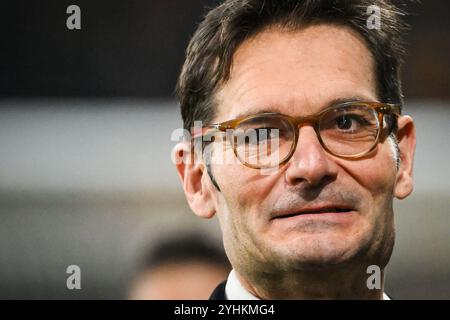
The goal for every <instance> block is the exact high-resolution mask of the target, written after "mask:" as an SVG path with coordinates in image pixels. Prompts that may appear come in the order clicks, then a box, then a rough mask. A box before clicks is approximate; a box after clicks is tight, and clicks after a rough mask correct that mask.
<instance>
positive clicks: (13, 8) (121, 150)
mask: <svg viewBox="0 0 450 320" xmlns="http://www.w3.org/2000/svg"><path fill="white" fill-rule="evenodd" d="M217 2H218V1H200V0H199V1H194V0H184V1H181V0H179V1H135V0H132V1H131V0H127V1H125V0H122V1H117V0H114V1H104V0H102V1H87V0H82V1H81V0H75V1H65V0H55V1H23V0H16V1H12V0H4V1H2V2H1V3H0V10H1V12H2V13H3V14H2V28H0V30H1V31H0V33H1V36H2V43H3V46H2V49H1V50H0V298H3V299H15V298H31V299H39V298H43V299H47V298H48V299H79V298H89V299H105V298H125V297H126V289H127V281H128V279H129V277H130V272H131V270H132V268H133V261H135V260H136V259H137V258H138V257H139V255H140V254H141V253H142V252H144V251H145V250H146V247H147V245H150V246H151V244H152V243H155V242H157V241H158V238H159V237H160V236H162V235H167V234H168V233H171V232H172V233H176V232H178V231H179V230H180V229H181V228H183V230H184V229H192V230H200V231H201V232H205V233H207V234H208V235H210V236H212V237H213V238H215V239H217V240H220V232H219V229H218V225H217V221H215V220H212V221H200V220H199V219H197V218H196V217H194V215H193V214H192V213H191V212H190V211H189V208H188V207H187V204H186V202H185V200H184V195H183V193H182V190H181V187H180V186H179V182H178V177H177V176H176V173H175V170H174V169H173V168H172V164H171V162H170V151H171V147H172V146H173V145H174V142H172V141H171V140H170V135H171V132H172V131H173V130H174V129H175V128H178V127H180V126H181V120H180V116H179V112H178V108H177V105H176V103H175V101H174V97H173V90H174V86H175V82H176V78H177V76H178V73H179V70H180V68H181V65H182V62H183V59H184V50H185V48H186V45H187V43H188V41H189V38H190V36H191V35H192V33H193V32H194V29H195V26H196V25H197V24H198V22H199V21H200V19H201V17H202V16H203V15H204V14H205V12H206V9H205V6H206V7H211V6H213V5H214V4H215V3H217ZM71 4H76V5H78V6H79V7H80V8H81V23H82V29H81V30H78V31H69V30H68V29H67V28H66V18H67V16H68V15H67V14H66V8H67V7H68V6H69V5H71ZM407 10H408V11H410V12H412V15H410V16H409V17H408V18H407V20H408V22H409V23H410V25H411V31H410V32H409V33H408V34H407V35H406V39H407V42H408V50H409V55H408V56H407V57H406V67H405V68H404V70H403V79H404V80H403V85H404V93H405V97H406V107H405V112H406V113H409V114H411V115H412V116H413V117H414V118H415V120H416V121H417V127H418V145H417V153H416V158H417V160H416V171H415V172H416V190H415V193H414V194H413V195H412V196H411V197H410V198H408V199H406V200H404V201H401V202H396V203H395V206H396V222H397V228H398V232H397V233H398V241H397V245H396V249H395V251H394V255H393V258H392V262H391V264H390V266H389V268H388V273H387V275H388V276H387V291H388V292H389V293H390V294H391V295H392V296H393V297H394V298H397V299H401V298H414V299H416V298H441V299H442V298H445V299H450V255H449V252H450V232H449V231H450V215H449V214H450V210H449V209H448V208H450V197H449V194H450V170H449V168H448V159H449V158H450V147H449V143H448V137H449V123H450V90H449V88H450V81H449V80H450V76H449V70H450V68H449V66H450V59H449V54H450V40H449V39H450V19H448V12H450V2H448V1H446V0H427V1H422V3H421V4H420V3H418V2H417V1H414V2H410V3H409V5H408V6H407ZM72 264H76V265H79V266H80V267H81V270H82V289H81V290H68V289H67V288H66V278H67V277H68V274H66V273H65V272H66V268H67V266H69V265H72Z"/></svg>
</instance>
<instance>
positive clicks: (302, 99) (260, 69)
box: [215, 25, 376, 121]
mask: <svg viewBox="0 0 450 320" xmlns="http://www.w3.org/2000/svg"><path fill="white" fill-rule="evenodd" d="M373 70H374V67H373V58H372V55H371V53H370V51H369V50H368V48H367V47H366V45H365V42H364V40H363V39H362V38H361V37H360V36H359V35H358V34H357V33H356V32H354V31H352V30H351V29H349V28H347V27H341V26H333V25H316V26H309V27H307V28H304V29H301V30H297V31H282V30H280V29H279V28H276V27H273V28H270V29H267V30H265V31H263V32H261V33H259V34H257V35H256V36H254V37H253V38H251V39H248V40H246V41H244V42H243V43H242V44H241V45H240V46H239V47H238V49H237V50H236V52H235V54H234V56H233V64H232V68H231V74H230V79H229V80H228V81H227V82H226V83H225V84H224V85H223V86H222V87H221V88H220V90H219V92H218V93H217V95H216V101H217V104H218V110H217V115H216V118H215V120H216V121H225V120H229V119H233V118H235V117H237V116H238V115H242V114H252V113H258V112H259V111H260V110H268V109H270V110H273V111H276V112H280V113H285V114H289V115H294V116H295V115H305V114H310V113H314V112H317V111H319V110H320V109H322V108H323V107H325V106H326V105H327V104H328V103H329V102H331V101H333V100H337V99H348V98H350V97H359V98H360V99H365V100H376V85H375V78H374V72H373Z"/></svg>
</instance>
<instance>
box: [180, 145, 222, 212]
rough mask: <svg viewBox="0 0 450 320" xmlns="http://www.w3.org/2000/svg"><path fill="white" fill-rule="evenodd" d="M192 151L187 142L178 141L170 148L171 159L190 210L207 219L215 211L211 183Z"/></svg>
mask: <svg viewBox="0 0 450 320" xmlns="http://www.w3.org/2000/svg"><path fill="white" fill-rule="evenodd" d="M193 153H194V152H193V150H192V149H191V147H190V143H189V142H179V143H178V144H177V145H176V146H175V147H174V148H173V150H172V161H173V162H174V163H175V166H176V168H177V171H178V176H179V177H180V179H181V183H182V185H183V190H184V194H185V195H186V199H187V201H188V204H189V206H190V207H191V209H192V211H194V213H195V214H196V215H197V216H199V217H201V218H205V219H209V218H212V217H213V216H214V214H215V213H216V209H215V206H214V201H213V199H212V194H211V183H210V181H209V180H210V179H209V176H208V173H207V172H206V168H205V165H204V163H203V162H202V161H198V159H195V155H194V154H193Z"/></svg>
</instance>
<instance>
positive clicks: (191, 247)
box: [138, 233, 231, 272]
mask: <svg viewBox="0 0 450 320" xmlns="http://www.w3.org/2000/svg"><path fill="white" fill-rule="evenodd" d="M189 262H200V263H205V264H207V265H214V266H217V267H221V268H223V269H230V268H231V267H230V264H229V261H228V258H227V256H226V255H225V252H224V250H223V248H221V247H219V245H218V244H215V243H214V241H212V240H211V239H209V238H208V237H205V236H202V235H200V234H197V233H185V234H178V235H176V236H171V237H168V238H166V239H162V240H160V242H159V243H157V244H156V245H153V246H152V249H151V250H149V251H148V252H146V254H144V255H143V258H142V260H141V262H140V265H139V266H138V269H139V270H140V272H142V271H146V270H148V269H152V268H157V267H160V266H164V265H167V264H182V263H189Z"/></svg>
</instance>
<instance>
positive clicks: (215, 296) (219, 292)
mask: <svg viewBox="0 0 450 320" xmlns="http://www.w3.org/2000/svg"><path fill="white" fill-rule="evenodd" d="M226 284H227V281H226V280H225V281H223V282H221V283H220V284H219V285H218V286H217V287H216V288H215V289H214V291H213V292H212V293H211V296H210V297H209V300H227V297H226V295H225V285H226Z"/></svg>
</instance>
